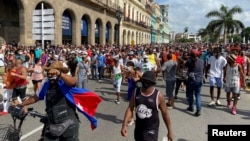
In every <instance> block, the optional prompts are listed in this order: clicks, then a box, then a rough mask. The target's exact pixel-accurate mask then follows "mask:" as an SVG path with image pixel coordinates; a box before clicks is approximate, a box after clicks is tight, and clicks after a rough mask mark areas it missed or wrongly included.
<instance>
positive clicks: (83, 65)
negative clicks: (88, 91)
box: [75, 55, 89, 88]
mask: <svg viewBox="0 0 250 141" xmlns="http://www.w3.org/2000/svg"><path fill="white" fill-rule="evenodd" d="M86 57H87V55H85V56H81V60H82V61H81V62H79V63H78V64H77V67H76V72H75V75H76V78H77V87H78V88H86V85H87V82H88V71H89V65H88V64H87V63H88V60H87V58H86Z"/></svg>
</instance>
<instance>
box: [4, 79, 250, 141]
mask: <svg viewBox="0 0 250 141" xmlns="http://www.w3.org/2000/svg"><path fill="white" fill-rule="evenodd" d="M87 87H88V89H90V90H92V91H95V92H96V93H97V94H98V95H100V96H101V97H102V100H103V101H102V103H101V104H100V105H99V107H98V109H97V112H96V117H97V119H98V127H97V128H96V129H95V130H91V128H90V123H89V121H88V120H87V119H86V118H85V117H84V116H82V115H80V120H81V124H80V131H79V133H80V134H79V137H80V141H132V140H134V138H133V131H134V125H132V126H129V127H128V130H129V131H128V137H122V136H121V133H120V131H121V126H122V122H123V118H124V113H125V111H126V108H127V107H128V101H127V100H126V94H127V86H126V85H123V86H122V89H121V95H122V100H121V104H119V105H117V104H115V102H114V100H115V99H116V95H115V92H114V88H113V85H112V82H111V81H109V80H104V82H102V83H99V82H97V81H95V80H89V81H88V84H87ZM156 87H157V89H159V90H160V91H161V92H162V93H163V94H165V82H164V81H163V80H162V78H161V77H159V79H158V81H157V85H156ZM27 90H28V91H27V95H32V94H33V89H32V83H30V84H29V86H28V89H27ZM0 93H2V89H1V90H0ZM215 93H216V91H215ZM201 99H202V112H201V116H199V117H195V116H194V113H190V112H188V111H187V110H186V108H187V101H186V98H185V92H184V91H183V90H179V94H178V100H176V102H175V108H174V109H171V110H168V112H169V114H170V118H171V123H172V128H173V131H174V141H206V140H207V139H208V135H207V133H208V131H207V130H208V129H207V128H208V125H210V124H220V125H221V124H223V125H229V124H230V125H231V124H232V125H234V124H235V125H236V124H249V121H250V110H249V107H250V102H249V101H250V94H249V93H246V92H244V91H243V92H242V94H241V100H239V102H238V107H237V115H232V114H231V113H230V112H231V111H230V109H228V108H227V107H226V94H225V92H224V91H223V90H222V94H221V103H222V106H216V107H208V106H207V104H208V103H209V102H210V96H209V86H208V84H204V85H203V87H202V92H201ZM29 107H33V108H34V109H35V110H37V111H39V112H41V113H45V111H44V108H45V106H44V101H39V102H37V103H36V104H33V105H30V106H29ZM159 114H161V113H160V112H159ZM160 119H161V120H160V129H159V141H163V138H164V137H166V136H167V129H166V126H165V125H164V122H163V120H162V118H161V116H160ZM0 121H1V124H12V119H11V116H10V114H8V115H5V116H0ZM41 129H42V124H41V123H40V122H39V119H37V118H32V117H27V118H26V120H25V121H24V125H23V127H22V135H23V136H22V139H21V140H22V141H34V140H37V139H38V138H39V136H40V134H41Z"/></svg>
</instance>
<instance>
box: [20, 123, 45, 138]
mask: <svg viewBox="0 0 250 141" xmlns="http://www.w3.org/2000/svg"><path fill="white" fill-rule="evenodd" d="M43 126H44V125H41V126H39V127H37V128H36V129H34V130H32V131H30V132H29V133H27V134H25V135H22V137H21V139H20V141H22V140H24V139H26V138H27V137H29V136H31V135H32V134H34V133H36V132H38V131H40V130H42V129H43Z"/></svg>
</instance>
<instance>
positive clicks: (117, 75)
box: [111, 57, 123, 104]
mask: <svg viewBox="0 0 250 141" xmlns="http://www.w3.org/2000/svg"><path fill="white" fill-rule="evenodd" d="M114 64H115V65H114V66H113V67H112V71H111V79H112V80H113V85H114V88H115V92H116V101H115V103H116V104H120V95H121V83H122V73H123V68H122V66H121V65H120V64H119V58H118V57H117V58H114Z"/></svg>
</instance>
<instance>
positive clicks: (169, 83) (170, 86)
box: [166, 80, 176, 97]
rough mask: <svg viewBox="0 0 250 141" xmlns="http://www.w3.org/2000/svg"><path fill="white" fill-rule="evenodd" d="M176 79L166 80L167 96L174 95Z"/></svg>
mask: <svg viewBox="0 0 250 141" xmlns="http://www.w3.org/2000/svg"><path fill="white" fill-rule="evenodd" d="M175 82H176V80H167V81H166V96H167V97H173V96H174V86H175Z"/></svg>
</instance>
